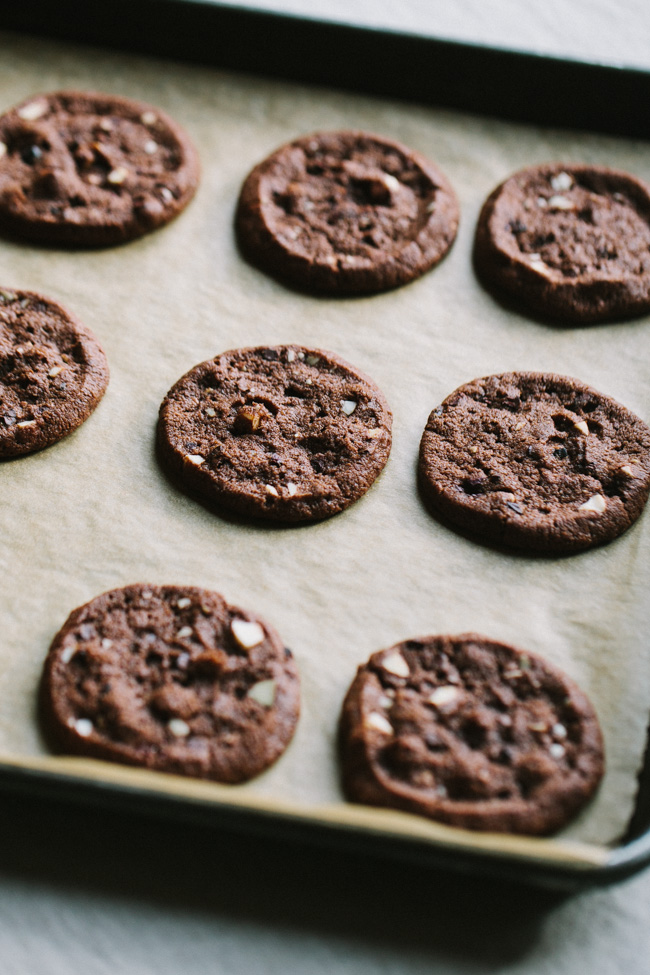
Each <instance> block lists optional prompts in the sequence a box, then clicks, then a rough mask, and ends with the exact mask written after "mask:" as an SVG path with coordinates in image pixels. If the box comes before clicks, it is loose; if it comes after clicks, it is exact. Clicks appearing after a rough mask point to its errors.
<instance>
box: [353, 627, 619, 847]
mask: <svg viewBox="0 0 650 975" xmlns="http://www.w3.org/2000/svg"><path fill="white" fill-rule="evenodd" d="M339 740H340V754H341V765H342V776H343V787H344V791H345V794H346V796H347V797H348V798H349V799H351V800H353V801H357V802H361V803H366V804H369V805H375V806H389V807H392V808H395V809H402V810H406V811H407V812H414V813H419V814H421V815H424V816H428V817H430V818H432V819H436V820H439V821H441V822H444V823H448V824H450V825H452V826H459V827H463V828H466V829H480V830H493V831H498V832H512V833H530V834H546V833H551V832H555V831H556V830H558V829H560V828H561V827H562V826H563V825H565V824H566V823H567V822H568V821H569V820H570V819H571V818H572V817H573V816H574V815H575V814H576V813H577V812H578V811H579V809H580V808H582V806H583V805H584V804H585V803H586V802H587V801H588V800H589V799H590V798H591V796H592V795H593V793H594V792H595V790H596V788H597V786H598V784H599V782H600V779H601V777H602V775H603V771H604V752H603V742H602V735H601V732H600V727H599V724H598V719H597V717H596V714H595V712H594V709H593V707H592V705H591V704H590V702H589V701H588V699H587V697H586V696H585V695H584V693H583V692H582V691H581V690H580V689H579V688H578V687H577V686H576V684H575V683H573V682H572V681H571V680H570V679H569V678H568V677H567V676H566V675H565V674H563V673H562V672H561V671H560V670H559V669H558V668H557V667H554V666H552V665H551V664H549V663H548V662H546V661H544V660H542V658H541V657H538V656H535V655H534V654H532V653H528V652H524V651H521V650H518V649H516V648H515V647H511V646H508V645H506V644H502V643H499V642H497V641H494V640H489V639H487V638H486V637H483V636H479V635H477V634H474V633H466V634H461V635H460V636H426V637H422V638H420V639H415V640H406V641H404V642H402V643H398V644H396V645H395V646H393V647H390V648H389V649H388V650H383V651H380V652H379V653H375V654H373V655H372V656H371V657H370V659H369V661H368V662H367V663H366V664H364V665H363V666H361V667H359V669H358V671H357V675H356V677H355V679H354V681H353V683H352V685H351V686H350V689H349V691H348V693H347V695H346V698H345V702H344V704H343V709H342V713H341V722H340V739H339Z"/></svg>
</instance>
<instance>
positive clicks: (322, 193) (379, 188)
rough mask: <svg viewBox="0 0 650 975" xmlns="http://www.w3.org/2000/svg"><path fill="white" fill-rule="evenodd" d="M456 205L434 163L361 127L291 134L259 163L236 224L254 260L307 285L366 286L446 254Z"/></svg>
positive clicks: (337, 289)
mask: <svg viewBox="0 0 650 975" xmlns="http://www.w3.org/2000/svg"><path fill="white" fill-rule="evenodd" d="M457 228H458V204H457V202H456V197H455V194H454V191H453V189H452V188H451V186H450V184H449V182H448V180H447V178H446V177H445V176H444V175H443V173H441V172H440V170H439V169H438V167H437V166H435V165H434V164H433V163H431V162H429V161H428V160H427V159H425V158H424V157H423V156H421V155H420V154H419V153H417V152H413V151H412V150H411V149H408V148H407V147H406V146H403V145H400V143H398V142H393V141H392V140H390V139H385V138H383V137H380V136H376V135H370V134H369V133H367V132H319V133H316V134H314V135H311V136H307V137H305V138H302V139H296V141H295V142H291V143H289V144H288V145H286V146H283V147H282V148H281V149H278V150H277V151H276V152H274V153H273V154H272V155H271V156H269V157H268V159H265V160H264V162H262V163H260V164H259V166H256V167H255V169H253V171H252V172H251V173H250V175H249V176H248V178H247V179H246V181H245V183H244V185H243V187H242V190H241V195H240V197H239V204H238V207H237V216H236V230H237V237H238V240H239V245H240V248H241V251H242V253H243V254H244V256H245V257H246V258H247V259H248V260H249V261H250V262H251V263H252V264H254V265H255V266H256V267H258V268H261V269H262V270H263V271H266V272H268V273H269V274H271V275H273V276H275V277H277V278H279V279H280V280H281V281H284V282H286V283H288V284H293V285H295V286H297V287H299V288H302V289H304V290H307V291H309V292H313V293H326V294H335V295H337V294H341V295H344V294H369V293H373V292H377V291H385V290H387V289H389V288H396V287H398V286H399V285H402V284H406V282H408V281H412V280H413V279H414V278H417V277H419V276H420V275H421V274H424V272H425V271H428V270H429V268H431V267H433V265H434V264H437V263H438V261H440V260H442V258H443V257H444V256H445V254H446V253H447V251H448V250H449V248H450V247H451V245H452V243H453V241H454V238H455V236H456V230H457Z"/></svg>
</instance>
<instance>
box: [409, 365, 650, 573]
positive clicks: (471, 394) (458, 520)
mask: <svg viewBox="0 0 650 975" xmlns="http://www.w3.org/2000/svg"><path fill="white" fill-rule="evenodd" d="M419 480H420V487H421V491H422V495H423V497H424V499H425V501H426V503H427V505H428V506H429V507H430V508H431V510H432V512H433V513H434V514H435V515H438V516H439V517H440V518H441V519H442V520H443V521H444V522H446V523H448V524H450V525H451V526H452V527H455V528H458V529H459V530H461V531H462V532H464V533H466V534H467V535H469V536H470V537H471V538H473V539H474V540H475V541H487V542H492V543H495V544H497V545H500V546H504V547H506V548H514V549H522V550H525V551H530V552H540V553H545V554H549V555H555V554H569V553H571V552H579V551H581V550H582V549H587V548H591V547H592V546H594V545H601V544H603V543H604V542H609V541H611V540H612V539H614V538H616V537H617V536H618V535H621V534H622V533H623V532H624V531H625V530H626V529H627V528H629V526H630V525H631V524H632V523H633V522H634V521H635V520H636V519H637V518H638V517H639V515H640V514H641V512H642V510H643V506H644V505H645V503H646V501H647V498H648V492H649V491H650V429H648V427H647V426H646V424H645V423H643V421H642V420H640V419H639V418H638V417H637V416H635V414H634V413H632V412H631V411H630V410H628V409H626V408H625V407H624V406H621V404H620V403H617V402H616V401H615V400H613V399H611V398H610V397H609V396H604V395H603V394H602V393H599V392H597V391H596V390H595V389H592V388H591V387H590V386H587V385H585V384H584V383H581V382H579V381H578V380H577V379H570V378H567V377H565V376H557V375H554V374H552V373H535V372H518V373H505V374H503V375H500V376H487V377H486V378H485V379H476V380H474V381H473V382H471V383H467V384H466V385H464V386H461V387H460V388H459V389H457V390H456V391H455V392H454V393H452V394H451V396H448V397H447V399H446V400H444V402H443V403H442V405H441V406H438V407H436V409H435V410H433V412H432V413H431V415H430V416H429V420H428V422H427V425H426V429H425V431H424V434H423V436H422V441H421V444H420V463H419Z"/></svg>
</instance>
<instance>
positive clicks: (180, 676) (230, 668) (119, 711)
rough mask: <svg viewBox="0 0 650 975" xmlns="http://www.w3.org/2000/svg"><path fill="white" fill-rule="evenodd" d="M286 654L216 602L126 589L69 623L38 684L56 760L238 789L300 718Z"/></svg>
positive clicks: (173, 591)
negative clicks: (112, 765) (89, 761)
mask: <svg viewBox="0 0 650 975" xmlns="http://www.w3.org/2000/svg"><path fill="white" fill-rule="evenodd" d="M299 707H300V703H299V679H298V672H297V669H296V664H295V661H294V659H293V656H292V654H291V651H290V650H288V649H287V648H285V646H284V644H283V643H282V642H281V640H280V638H279V636H278V635H277V633H276V632H275V630H274V629H273V628H272V627H271V626H269V624H268V623H266V622H264V620H262V619H260V618H259V617H258V616H256V615H255V614H253V613H249V612H247V611H246V610H242V609H238V608H237V607H234V606H229V605H228V604H227V603H226V602H225V600H224V599H223V598H222V597H221V596H219V595H218V594H217V593H214V592H209V591H208V590H206V589H196V588H193V587H189V586H185V587H177V586H149V585H142V584H139V585H133V586H127V587H126V588H124V589H115V590H113V591H112V592H107V593H104V594H103V595H101V596H98V597H97V598H96V599H93V600H92V601H91V602H89V603H87V604H86V605H85V606H81V607H80V608H79V609H76V610H74V612H73V613H72V614H71V615H70V616H69V617H68V619H67V621H66V623H65V624H64V626H63V628H62V629H61V630H60V631H59V633H58V634H57V635H56V636H55V638H54V641H53V643H52V646H51V647H50V651H49V654H48V656H47V658H46V661H45V666H44V669H43V676H42V680H41V693H40V712H41V717H42V722H43V727H44V730H45V733H46V735H47V738H48V740H49V741H50V742H51V743H52V745H53V747H54V749H55V750H56V751H58V752H63V753H66V754H73V755H87V756H90V757H92V758H105V759H108V760H109V761H115V762H121V763H123V764H126V765H140V766H143V767H144V768H149V769H157V770H158V771H163V772H173V773H175V774H178V775H191V776H196V777H198V778H203V779H215V780H217V781H219V782H243V781H245V780H247V779H250V778H252V777H253V776H255V775H258V774H259V773H260V772H262V771H263V770H264V769H266V768H267V767H268V766H269V765H271V763H272V762H274V761H275V760H276V759H277V758H278V757H279V756H280V755H281V754H282V752H283V751H284V750H285V748H286V747H287V745H288V743H289V742H290V740H291V737H292V735H293V733H294V729H295V727H296V723H297V721H298V714H299Z"/></svg>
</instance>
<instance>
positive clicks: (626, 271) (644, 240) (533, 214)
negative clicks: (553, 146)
mask: <svg viewBox="0 0 650 975" xmlns="http://www.w3.org/2000/svg"><path fill="white" fill-rule="evenodd" d="M474 265H475V268H476V272H477V274H478V277H479V278H480V280H481V281H482V283H483V284H484V285H485V287H486V288H487V289H488V290H491V291H494V292H495V293H497V294H500V295H505V296H508V297H509V298H513V299H514V300H515V301H516V303H517V304H518V305H520V306H521V307H522V308H523V309H524V310H526V311H528V312H530V313H532V314H534V315H536V316H538V317H542V318H549V319H553V320H556V321H558V322H560V323H562V322H565V323H567V324H572V323H576V324H590V323H594V322H608V321H615V320H616V319H621V318H628V317H630V316H633V315H641V314H644V313H645V312H648V311H650V186H649V185H648V184H647V183H645V182H644V181H643V180H641V179H638V178H636V177H635V176H632V175H630V174H629V173H625V172H621V171H619V170H613V169H607V168H606V167H604V166H587V165H565V164H554V165H543V166H533V167H531V168H529V169H523V170H520V171H519V172H517V173H515V174H514V175H513V176H511V177H510V178H509V179H507V180H505V182H503V183H501V185H500V186H498V187H497V188H496V189H495V190H494V192H493V193H492V194H491V195H490V196H489V197H488V199H487V201H486V202H485V204H484V206H483V209H482V210H481V214H480V216H479V220H478V225H477V228H476V236H475V241H474Z"/></svg>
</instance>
